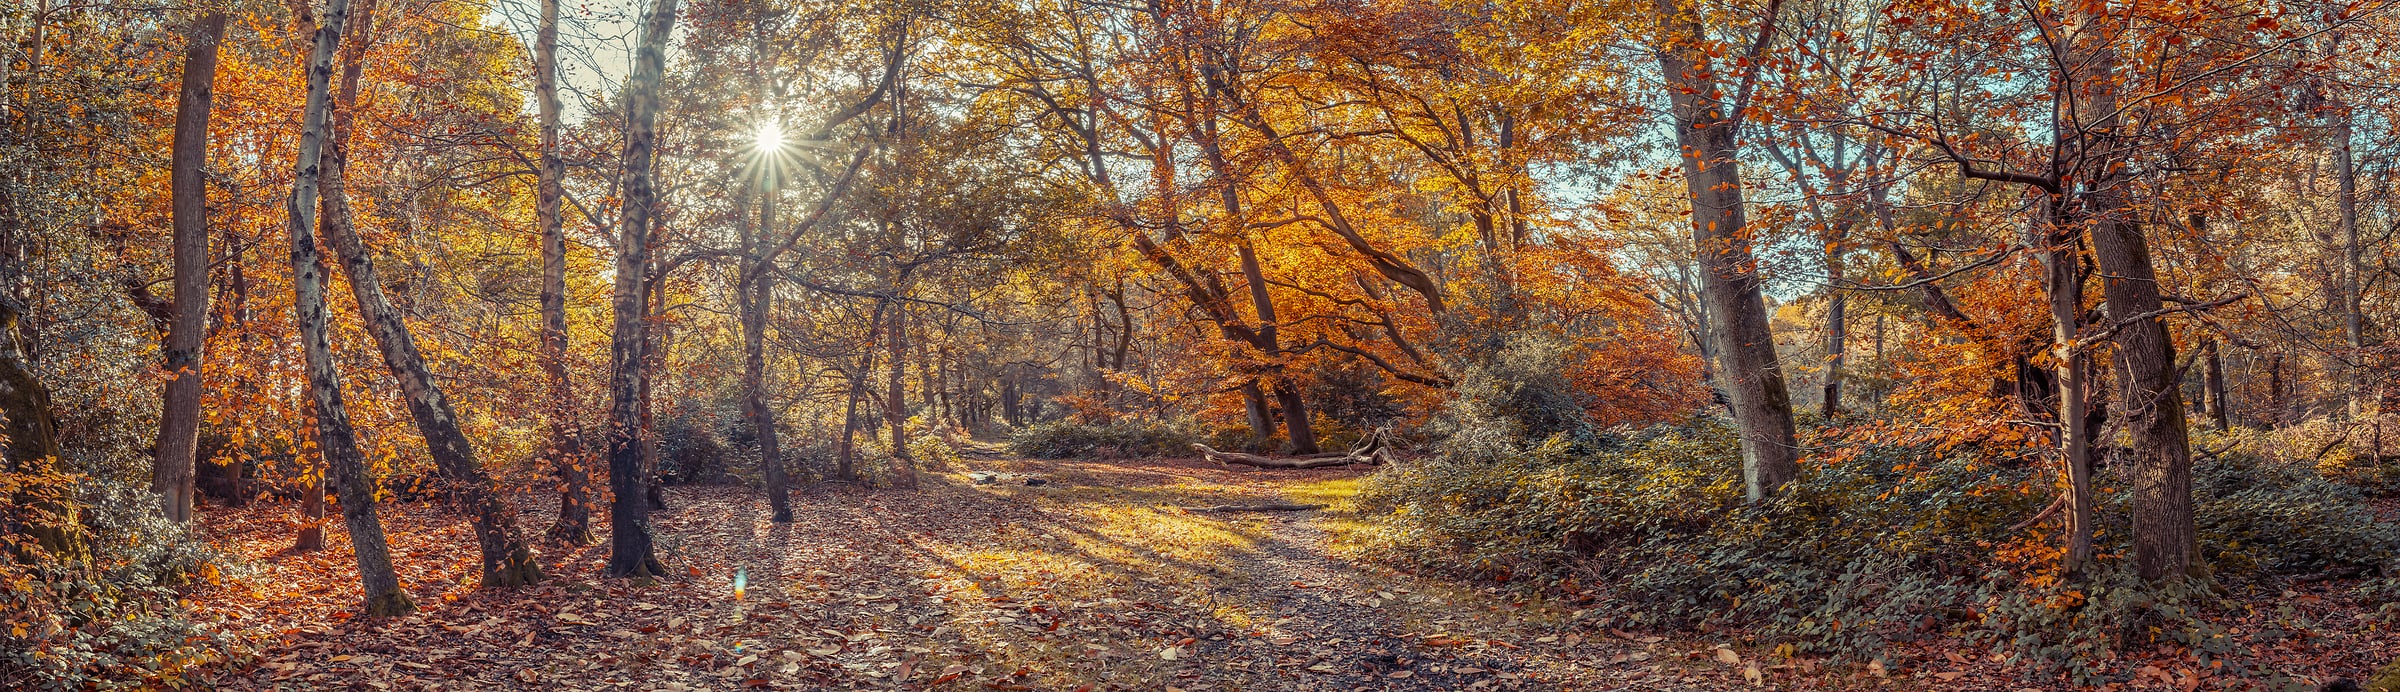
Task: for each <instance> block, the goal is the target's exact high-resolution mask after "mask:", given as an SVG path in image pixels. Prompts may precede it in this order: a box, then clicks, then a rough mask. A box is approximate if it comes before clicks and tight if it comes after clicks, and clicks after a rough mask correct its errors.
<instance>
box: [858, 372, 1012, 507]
mask: <svg viewBox="0 0 2400 692" xmlns="http://www.w3.org/2000/svg"><path fill="white" fill-rule="evenodd" d="M866 366H867V360H866V359H865V358H861V359H859V371H858V372H857V373H853V374H849V375H847V377H846V378H845V379H848V380H849V382H848V383H847V384H849V385H850V386H849V387H848V389H849V394H848V395H847V396H846V398H845V401H844V403H843V405H842V439H841V442H840V443H839V444H840V450H839V451H838V452H837V453H836V455H835V457H834V477H836V478H839V479H841V480H845V481H855V480H858V446H857V442H856V440H857V439H858V399H859V396H860V395H861V393H863V392H865V391H866V388H867V386H866V384H865V382H866V374H865V369H866ZM1009 415H1010V416H1012V417H1013V416H1015V415H1016V414H1015V413H1013V412H1012V413H1010V414H1009ZM1011 423H1012V424H1013V423H1014V421H1013V420H1012V421H1011Z"/></svg>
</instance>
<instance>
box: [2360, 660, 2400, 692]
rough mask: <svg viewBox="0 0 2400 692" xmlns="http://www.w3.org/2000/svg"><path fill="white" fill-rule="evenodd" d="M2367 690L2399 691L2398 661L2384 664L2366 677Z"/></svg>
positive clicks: (2372, 691)
mask: <svg viewBox="0 0 2400 692" xmlns="http://www.w3.org/2000/svg"><path fill="white" fill-rule="evenodd" d="M2367 692H2400V661H2393V662H2391V663H2388V664H2385V665H2384V666H2383V669H2382V670H2377V671H2375V677H2372V678H2368V679H2367Z"/></svg>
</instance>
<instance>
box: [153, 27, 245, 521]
mask: <svg viewBox="0 0 2400 692" xmlns="http://www.w3.org/2000/svg"><path fill="white" fill-rule="evenodd" d="M224 37H225V13H224V12H221V11H212V12H209V13H208V14H205V15H202V16H201V17H200V18H198V19H195V20H193V21H192V26H191V35H190V38H189V42H188V43H186V44H185V45H184V49H183V90H182V93H181V94H180V95H178V97H177V98H176V100H175V144H174V154H173V155H172V159H171V160H172V163H171V165H170V170H169V172H168V176H167V177H168V183H167V188H168V190H169V194H170V196H171V197H172V198H173V208H174V210H173V218H174V226H175V306H174V311H175V321H174V325H173V326H171V327H169V328H168V330H167V349H166V354H165V355H166V358H165V360H166V363H165V365H166V370H167V387H166V393H165V395H164V399H165V402H164V410H163V411H161V412H160V414H159V417H158V443H157V445H156V446H155V448H154V449H155V450H156V453H157V456H156V457H154V458H153V459H152V465H151V473H150V484H151V488H152V489H153V490H156V491H158V494H159V498H160V501H161V502H163V503H164V504H165V509H166V513H167V518H168V519H172V520H175V521H178V522H189V521H191V520H192V475H193V472H194V468H193V464H194V463H195V461H196V459H195V458H194V457H196V456H198V452H199V447H200V394H201V387H200V385H201V375H200V371H201V349H202V346H203V344H202V342H203V341H204V340H205V337H206V336H207V334H206V331H207V329H208V178H207V171H206V170H205V169H207V168H208V111H209V106H210V104H211V103H212V102H213V101H215V96H216V84H217V43H218V42H219V41H220V40H222V39H223V38H224ZM235 494H236V495H239V494H240V488H238V487H237V488H235Z"/></svg>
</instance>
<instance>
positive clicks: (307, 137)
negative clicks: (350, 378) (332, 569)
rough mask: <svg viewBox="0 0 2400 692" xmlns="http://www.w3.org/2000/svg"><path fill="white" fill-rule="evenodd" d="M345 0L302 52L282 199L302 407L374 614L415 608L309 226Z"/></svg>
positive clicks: (337, 1)
mask: <svg viewBox="0 0 2400 692" xmlns="http://www.w3.org/2000/svg"><path fill="white" fill-rule="evenodd" d="M349 15H350V2H349V0H326V3H325V14H324V17H325V23H324V24H323V25H322V26H319V27H317V30H316V34H317V38H316V49H315V50H314V51H312V52H311V53H309V60H308V106H307V110H305V111H302V116H301V129H300V155H299V161H298V162H297V163H296V164H295V165H294V168H293V172H292V196H291V198H290V200H289V202H288V203H287V204H286V206H285V211H286V212H287V213H288V214H289V216H290V221H291V225H290V228H289V230H290V236H291V243H292V292H293V296H292V305H293V307H294V310H295V312H296V313H297V314H296V320H295V321H296V323H297V324H298V326H299V331H300V352H301V359H302V360H303V361H304V362H305V363H306V368H307V371H308V391H309V406H310V409H311V410H310V411H309V413H310V414H311V415H313V416H314V417H315V418H316V436H317V450H318V451H319V453H321V454H323V455H324V457H325V465H326V467H327V468H328V469H330V470H331V472H332V475H333V480H334V482H335V486H336V487H337V488H338V489H339V490H340V492H341V499H342V520H343V522H344V523H347V524H349V526H350V546H351V548H352V550H353V552H354V553H355V555H356V557H357V560H358V578H359V585H360V586H361V587H362V588H363V589H364V590H365V592H366V603H365V607H366V613H367V615H369V616H375V617H381V616H391V615H402V614H406V613H408V612H409V611H411V610H415V609H416V604H415V603H413V602H411V601H410V600H409V598H408V594H407V593H406V592H403V591H401V590H400V577H399V575H397V574H394V573H393V572H392V555H391V549H390V547H389V546H388V545H387V544H386V543H385V541H384V537H383V523H382V522H381V521H379V520H377V519H376V518H375V479H374V478H373V476H372V475H371V474H370V473H369V472H368V470H367V463H366V458H365V456H364V455H362V454H360V453H359V450H358V436H357V433H356V432H355V431H354V430H353V429H352V428H351V426H350V415H349V413H348V412H347V410H346V409H344V408H343V406H342V382H341V373H340V372H339V371H338V370H336V369H335V365H334V362H333V344H332V343H331V342H330V341H329V339H328V337H327V335H326V331H327V330H326V327H325V263H324V256H323V254H322V253H320V252H319V251H318V250H317V240H316V237H315V234H313V233H311V232H310V229H311V227H313V226H315V225H316V207H317V184H318V177H319V175H320V173H319V166H320V164H321V163H322V158H323V157H322V154H323V151H324V145H325V140H326V127H327V124H328V123H327V120H328V119H329V118H328V116H329V114H330V111H331V110H332V109H333V108H332V107H333V95H332V93H331V91H332V86H333V85H332V81H333V53H334V49H335V48H336V47H338V46H339V45H340V43H341V40H342V39H341V35H342V24H343V23H344V21H345V20H347V19H349Z"/></svg>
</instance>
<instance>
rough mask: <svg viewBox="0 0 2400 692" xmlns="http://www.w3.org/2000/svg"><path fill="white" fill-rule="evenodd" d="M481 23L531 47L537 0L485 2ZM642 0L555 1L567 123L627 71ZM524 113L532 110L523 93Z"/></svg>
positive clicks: (539, 10) (586, 110) (646, 4)
mask: <svg viewBox="0 0 2400 692" xmlns="http://www.w3.org/2000/svg"><path fill="white" fill-rule="evenodd" d="M487 1H488V2H489V3H490V4H488V5H486V6H485V14H484V21H485V23H486V24H489V25H491V26H493V27H494V28H496V29H499V30H501V31H505V32H507V33H509V34H511V35H514V36H516V37H517V38H518V40H519V41H522V42H523V43H524V44H525V46H526V48H527V50H531V49H532V46H533V38H534V30H535V29H536V28H537V27H539V26H540V24H541V18H542V3H541V0H487ZM649 6H650V3H649V2H646V1H645V0H559V22H558V23H559V29H558V63H559V64H558V68H559V75H560V80H559V101H560V102H561V103H562V104H563V105H564V107H565V108H564V112H563V113H562V114H561V118H562V119H563V120H565V121H566V122H567V123H569V124H572V123H575V122H578V121H581V120H583V119H584V118H587V117H590V116H591V113H592V111H593V110H594V107H595V106H596V105H597V104H598V103H600V102H602V101H605V100H607V99H608V98H609V97H610V96H611V95H613V94H615V93H616V91H617V89H619V88H621V87H622V85H623V83H624V82H623V80H624V78H625V75H626V74H627V73H629V72H631V71H632V70H633V43H634V39H635V36H634V32H635V30H636V28H637V27H638V24H639V22H638V20H639V18H640V15H641V12H642V11H643V10H644V9H647V8H648V7H649ZM527 98H528V100H527V102H526V111H527V112H532V111H533V110H534V109H535V106H534V104H533V102H532V101H531V98H532V95H531V94H528V95H527Z"/></svg>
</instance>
